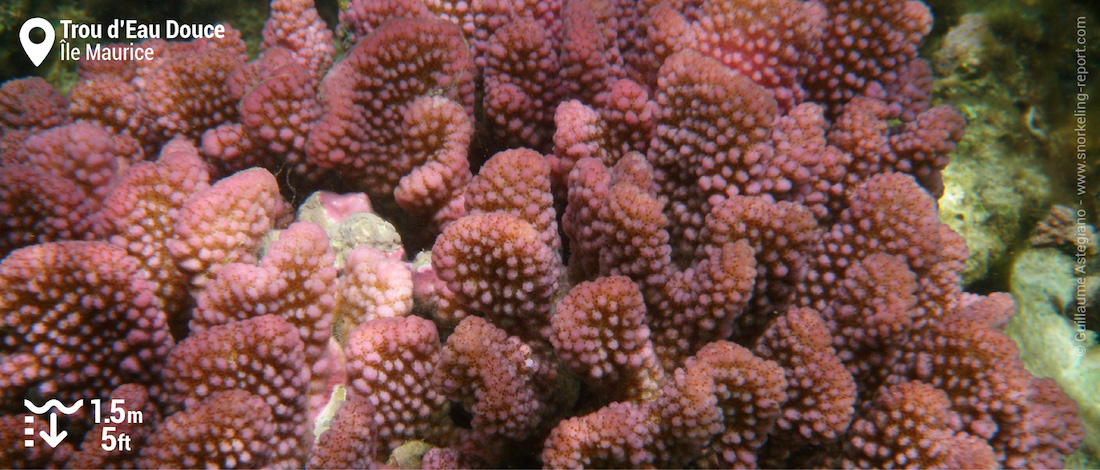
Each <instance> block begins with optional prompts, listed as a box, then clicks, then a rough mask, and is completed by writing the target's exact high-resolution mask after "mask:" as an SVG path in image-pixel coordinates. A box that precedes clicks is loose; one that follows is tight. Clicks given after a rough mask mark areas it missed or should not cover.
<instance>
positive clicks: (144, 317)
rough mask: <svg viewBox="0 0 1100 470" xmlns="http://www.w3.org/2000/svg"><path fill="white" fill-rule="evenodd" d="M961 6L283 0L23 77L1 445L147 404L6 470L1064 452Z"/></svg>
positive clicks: (2, 161)
mask: <svg viewBox="0 0 1100 470" xmlns="http://www.w3.org/2000/svg"><path fill="white" fill-rule="evenodd" d="M931 22H932V18H931V14H930V12H929V9H928V7H927V6H925V5H924V4H923V3H921V2H919V1H915V0H862V1H856V0H817V1H801V0H748V1H737V2H729V1H720V0H698V1H692V2H685V1H675V0H672V1H657V0H653V1H646V0H643V1H639V2H637V3H635V2H632V1H624V0H519V1H513V2H495V1H482V2H465V1H450V0H352V1H351V2H349V4H348V5H347V6H346V8H345V9H344V10H343V11H342V12H341V15H340V25H339V28H338V31H340V34H339V35H335V36H334V33H333V32H332V31H330V29H329V28H328V27H327V26H326V25H325V23H324V22H323V21H321V19H320V17H319V16H318V15H317V12H316V10H315V9H314V8H313V4H312V0H274V1H273V2H272V4H271V13H270V18H269V19H268V21H267V23H266V25H265V27H264V29H263V38H262V39H263V40H262V46H261V47H262V50H261V52H260V53H259V55H258V56H256V57H249V56H248V55H247V54H246V53H245V46H244V43H243V42H242V40H241V37H240V33H239V32H237V31H235V30H233V29H232V28H228V31H229V33H228V34H226V35H225V37H224V38H218V39H197V40H194V41H191V42H165V41H160V40H152V41H148V42H147V43H146V45H147V46H148V47H150V48H152V49H154V50H155V51H156V54H155V59H154V60H150V61H128V62H106V61H104V62H98V63H96V62H84V63H82V64H81V69H80V77H81V79H80V81H79V82H78V83H77V84H76V85H75V86H73V87H72V90H71V91H70V92H69V93H68V95H67V96H64V95H62V94H60V93H58V92H57V91H55V90H54V89H53V88H52V87H51V86H50V85H49V84H47V83H46V82H45V81H43V80H41V79H38V78H26V79H21V80H14V81H10V82H7V83H5V84H4V85H3V86H2V87H0V145H2V147H0V166H2V167H0V256H4V258H3V261H2V262H0V317H2V318H3V321H4V322H3V325H4V327H3V330H2V333H0V335H2V337H3V341H2V342H0V409H2V413H3V414H4V416H3V417H2V419H3V420H4V423H7V424H5V425H4V426H0V433H10V432H14V431H12V430H15V429H17V428H19V429H21V428H22V426H21V423H22V422H23V421H22V417H21V416H20V415H19V413H23V412H25V410H23V408H22V407H23V405H22V402H23V398H26V397H33V398H35V399H36V400H38V399H39V398H44V397H53V398H58V399H61V400H62V401H65V402H69V401H75V400H76V399H79V398H91V397H101V398H104V399H106V398H110V397H122V398H124V399H125V400H126V404H127V406H128V407H132V408H134V409H142V410H145V416H146V420H145V422H144V424H143V426H142V427H141V428H140V429H138V428H133V429H129V430H128V432H130V433H132V434H133V436H134V439H135V443H140V446H137V445H135V448H136V450H135V451H134V452H132V453H129V454H105V453H103V452H100V451H98V450H97V449H96V446H95V443H96V442H98V437H97V433H99V432H101V430H98V428H91V427H89V425H87V424H86V422H85V421H82V420H81V419H79V417H69V418H65V419H62V421H61V424H60V425H61V426H63V428H64V429H67V430H68V431H69V433H70V434H72V435H73V437H71V438H70V439H69V441H67V443H66V444H65V445H62V446H59V447H58V448H56V449H44V448H35V449H33V450H31V449H23V448H21V447H20V448H16V447H13V446H10V445H9V446H7V448H6V449H5V450H4V451H0V467H24V466H31V467H43V466H45V467H64V466H69V467H79V468H87V467H105V466H114V467H177V468H179V467H182V468H194V467H205V466H214V467H226V468H228V467H242V468H261V467H263V468H267V467H273V468H303V467H311V468H314V467H315V468H366V467H375V466H390V467H393V466H408V465H413V466H420V467H423V468H454V467H490V468H494V467H495V468H501V467H537V466H542V467H547V468H582V467H611V468H627V467H672V468H682V467H699V468H749V467H758V466H759V467H773V468H774V467H803V468H805V467H854V468H868V467H883V468H888V467H941V468H944V467H946V468H994V467H1008V468H1023V467H1037V468H1050V467H1058V466H1062V465H1064V460H1063V459H1064V457H1065V456H1067V455H1068V454H1070V453H1072V452H1073V451H1075V449H1076V448H1077V447H1079V445H1080V444H1081V442H1082V439H1083V430H1082V424H1081V422H1080V420H1079V418H1078V417H1077V412H1076V405H1074V403H1073V402H1072V401H1070V400H1069V399H1068V398H1067V397H1066V395H1065V394H1064V393H1063V392H1062V391H1061V389H1060V388H1059V387H1058V386H1057V385H1056V384H1054V383H1053V382H1052V381H1049V380H1039V379H1036V378H1034V377H1032V375H1031V374H1030V373H1029V372H1027V371H1026V370H1025V369H1024V367H1023V364H1022V363H1021V361H1020V358H1019V353H1018V351H1017V349H1016V347H1015V345H1014V344H1013V343H1012V341H1011V340H1009V339H1008V337H1007V336H1006V335H1005V334H1004V333H1003V332H1002V330H1001V328H1002V326H1003V324H1004V321H1005V319H1007V318H1008V317H1010V316H1011V315H1013V313H1014V309H1015V306H1014V304H1013V301H1012V299H1011V298H1010V297H1008V296H1007V295H1004V294H992V295H989V296H974V295H970V294H964V293H963V292H962V290H961V288H960V285H959V274H958V273H959V272H960V270H961V269H962V267H963V262H964V261H965V259H966V256H967V249H966V246H965V244H964V243H963V242H962V239H961V238H960V237H959V236H958V235H956V234H955V233H953V232H952V231H951V230H950V229H948V228H946V226H945V225H943V224H942V223H940V222H939V220H938V218H937V214H936V200H935V196H936V195H938V194H940V192H941V191H942V185H941V183H940V178H939V172H940V170H941V169H943V168H944V166H945V165H946V164H947V159H948V156H949V154H950V153H951V152H952V150H953V148H954V146H955V144H956V143H957V142H958V141H959V139H960V138H961V136H962V133H963V131H964V128H965V122H964V121H963V119H962V117H961V116H960V115H959V114H958V113H957V112H955V111H954V110H953V109H951V108H949V107H930V106H929V96H930V89H929V88H930V83H931V82H930V80H929V73H930V72H929V67H928V64H927V63H926V62H924V61H923V60H922V59H920V58H919V57H918V56H917V49H918V46H919V45H920V44H921V41H922V40H923V38H924V36H925V35H926V34H927V33H928V32H929V31H930V28H931ZM337 36H338V37H339V38H340V39H341V43H342V44H345V45H346V46H347V47H346V50H343V51H342V52H341V53H340V54H337V51H336V48H335V45H336V43H337V39H336V37H337ZM318 190H323V191H324V192H319V193H317V194H316V195H315V196H314V197H310V198H308V200H307V198H306V196H307V195H309V194H310V193H311V192H313V191H318ZM418 252H419V253H420V254H419V255H417V256H415V257H414V256H413V254H414V253H418ZM9 424H10V425H9ZM5 435H6V434H5ZM81 436H85V437H83V438H81ZM5 439H6V442H7V441H8V440H7V438H5ZM18 439H21V437H15V436H13V437H12V438H11V439H10V441H11V442H15V441H16V440H18ZM418 445H419V446H421V447H422V448H424V449H430V450H427V452H426V453H424V451H423V450H421V451H420V453H415V452H414V451H410V450H409V449H410V448H411V447H415V446H418ZM408 452H414V455H416V456H417V457H415V458H414V459H413V460H412V463H411V464H410V463H409V462H410V460H409V458H408V457H407V456H405V455H406V454H407V453H408ZM421 454H422V455H423V457H422V458H421V457H419V455H421ZM402 456H404V457H402Z"/></svg>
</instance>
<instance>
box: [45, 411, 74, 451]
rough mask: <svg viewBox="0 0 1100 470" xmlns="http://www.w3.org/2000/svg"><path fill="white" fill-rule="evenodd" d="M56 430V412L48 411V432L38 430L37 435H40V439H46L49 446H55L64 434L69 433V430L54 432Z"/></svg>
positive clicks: (62, 439)
mask: <svg viewBox="0 0 1100 470" xmlns="http://www.w3.org/2000/svg"><path fill="white" fill-rule="evenodd" d="M56 431H57V414H56V413H50V433H49V434H46V431H39V432H38V435H39V436H42V440H43V441H46V443H47V444H49V445H50V447H57V445H58V444H60V443H61V441H64V440H65V436H68V435H69V431H61V433H60V434H56Z"/></svg>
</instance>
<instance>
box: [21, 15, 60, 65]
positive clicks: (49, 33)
mask: <svg viewBox="0 0 1100 470" xmlns="http://www.w3.org/2000/svg"><path fill="white" fill-rule="evenodd" d="M34 28H39V29H41V30H42V32H44V33H46V39H45V40H43V41H42V42H40V43H38V44H35V43H34V42H32V41H31V30H32V29H34ZM53 38H54V32H53V24H52V23H50V22H49V20H47V19H45V18H31V19H29V20H27V21H26V22H24V23H23V27H22V28H19V42H20V43H21V44H23V52H26V53H27V57H28V58H30V59H31V62H34V66H35V67H38V66H39V65H42V61H43V60H46V56H47V55H49V54H50V50H51V49H53Z"/></svg>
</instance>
